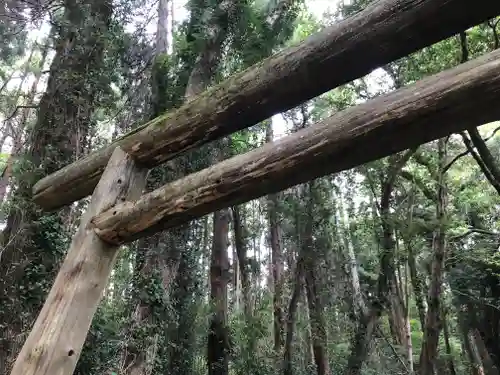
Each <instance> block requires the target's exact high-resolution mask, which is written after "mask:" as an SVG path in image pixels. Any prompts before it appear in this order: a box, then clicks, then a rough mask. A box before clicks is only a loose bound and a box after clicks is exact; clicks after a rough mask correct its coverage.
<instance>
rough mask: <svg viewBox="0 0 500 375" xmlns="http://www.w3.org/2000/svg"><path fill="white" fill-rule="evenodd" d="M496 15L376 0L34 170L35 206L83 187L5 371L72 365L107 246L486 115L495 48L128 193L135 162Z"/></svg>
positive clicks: (492, 112) (168, 153) (447, 2)
mask: <svg viewBox="0 0 500 375" xmlns="http://www.w3.org/2000/svg"><path fill="white" fill-rule="evenodd" d="M499 14H500V1H492V0H476V2H475V3H474V6H471V5H470V0H380V1H377V2H374V3H372V4H371V5H369V6H368V7H367V8H366V9H365V10H363V11H362V12H360V13H358V14H356V15H355V16H353V17H350V18H348V19H346V20H344V21H342V22H340V23H338V24H337V25H334V26H332V27H330V28H327V29H325V30H324V31H322V32H321V33H319V34H317V35H313V36H311V37H310V38H308V39H306V40H305V41H304V42H303V43H301V44H299V45H297V46H294V47H290V48H288V49H285V50H284V51H282V52H280V53H278V54H276V55H275V56H273V57H271V58H268V59H266V60H264V61H263V62H261V63H259V64H256V65H255V66H253V67H251V68H249V69H247V70H246V71H244V72H242V73H240V74H238V75H236V76H234V77H232V78H230V79H228V80H227V81H225V82H223V83H222V84H220V85H218V86H216V87H214V88H212V89H209V90H208V91H207V92H205V93H203V94H201V95H199V96H198V97H196V98H195V99H194V100H192V101H190V102H188V103H187V104H185V105H184V106H182V107H181V108H180V109H178V110H177V111H174V112H172V113H169V114H166V115H164V116H161V117H159V118H157V119H155V120H153V121H151V122H150V123H148V124H146V125H144V126H142V127H140V128H138V129H137V130H136V131H134V132H132V133H130V134H128V135H126V136H124V137H122V138H121V139H120V140H118V141H117V142H115V143H113V144H111V145H110V146H107V147H105V148H104V149H102V150H99V151H96V152H94V153H93V154H91V155H90V156H88V157H87V158H84V159H82V160H80V161H77V162H76V163H74V164H72V165H70V166H67V167H65V168H63V169H61V170H60V171H58V172H56V173H54V174H52V175H50V176H47V177H45V178H44V179H42V180H40V181H39V182H38V183H37V184H36V185H35V187H34V192H33V193H34V199H35V201H36V202H37V203H38V204H39V205H41V206H42V207H44V208H47V209H53V208H57V207H61V206H64V205H67V204H70V203H71V202H73V201H75V200H77V199H80V198H83V197H85V196H87V195H88V194H90V193H91V192H92V191H94V192H93V195H92V200H91V204H90V206H89V208H88V209H87V212H86V213H85V215H84V217H83V218H82V220H81V224H80V228H79V230H78V232H77V234H76V235H75V236H74V238H73V242H72V244H71V246H70V249H69V251H68V254H67V256H66V259H65V261H64V263H63V265H62V267H61V270H60V272H59V274H58V276H57V278H56V280H55V283H54V285H53V287H52V289H51V291H50V293H49V296H48V297H47V300H46V302H45V305H44V307H43V309H42V311H41V312H40V315H39V316H38V318H37V321H36V322H35V325H34V327H33V329H32V331H31V333H30V335H29V337H28V339H27V340H26V342H25V344H24V346H23V348H22V350H21V353H20V354H19V356H18V358H17V360H16V363H15V365H14V368H13V370H12V373H11V375H49V374H50V375H70V374H72V373H73V371H74V369H75V366H76V363H77V361H78V358H79V356H80V352H81V349H82V347H83V344H84V341H85V338H86V336H87V332H88V329H89V327H90V324H91V321H92V318H93V315H94V313H95V310H96V308H97V305H98V303H99V300H100V298H101V295H102V291H103V289H104V288H105V286H106V284H107V280H108V277H109V275H110V273H111V270H112V267H113V265H114V260H115V257H116V254H117V251H118V247H117V245H119V244H121V243H123V242H129V241H132V240H134V239H136V238H138V237H140V236H144V235H147V234H149V233H152V232H153V231H157V230H161V229H164V228H168V227H172V226H175V225H178V224H180V223H183V222H186V221H188V220H191V219H193V218H196V217H200V216H202V215H204V214H207V213H209V212H211V211H213V210H216V209H220V208H223V207H226V206H229V205H232V204H236V203H241V202H244V201H247V200H250V199H253V198H256V197H258V196H261V195H265V194H268V193H271V192H275V191H278V190H281V189H284V188H287V187H289V186H292V185H294V184H297V183H301V182H304V181H307V180H310V179H313V178H316V177H319V176H322V175H325V174H327V173H332V172H336V171H340V170H343V169H347V168H350V167H354V166H356V165H359V164H362V163H365V162H368V161H371V160H375V159H378V158H381V157H383V156H386V155H389V154H392V153H394V152H397V151H400V150H403V149H405V148H409V147H413V146H416V145H418V144H422V143H425V142H427V141H431V140H433V139H436V138H439V137H443V136H446V135H448V134H451V133H453V132H456V131H459V130H463V129H466V128H468V127H470V126H478V125H481V124H483V123H485V122H489V121H493V120H496V119H498V116H499V115H500V107H499V106H498V105H497V102H498V97H499V94H500V52H493V53H490V54H488V55H485V56H483V57H481V58H479V59H477V60H474V61H471V62H468V63H466V64H463V65H460V66H459V67H457V68H454V69H451V70H449V71H446V72H443V73H440V74H438V75H436V76H433V77H429V78H427V79H424V80H422V81H420V82H418V83H416V84H414V85H412V86H409V87H407V88H403V89H401V90H398V91H396V92H394V93H391V94H388V95H385V96H382V97H380V98H377V99H374V100H372V101H369V102H367V103H364V104H361V105H358V106H356V107H353V108H350V109H347V110H345V111H342V112H339V113H337V114H335V115H333V116H332V117H330V118H329V119H326V120H324V121H322V122H320V123H318V124H316V125H314V126H312V127H310V128H307V129H304V130H302V131H300V132H298V133H296V134H293V135H290V136H288V137H286V138H283V139H281V140H279V141H277V142H274V143H270V144H267V145H265V146H263V147H261V148H259V149H257V150H254V151H251V152H249V153H247V154H244V155H239V156H236V157H234V158H231V159H229V160H226V161H224V162H222V163H219V164H217V165H214V166H212V167H210V168H207V169H205V170H203V171H200V172H197V173H195V174H192V175H189V176H187V177H185V178H182V179H180V180H178V181H175V182H173V183H171V184H168V185H166V186H164V187H162V188H160V189H157V190H155V191H154V192H152V193H149V194H146V195H143V196H142V197H141V198H139V196H140V194H141V192H142V189H143V187H144V185H145V181H146V175H147V172H146V170H145V169H144V168H143V167H141V166H143V165H146V166H148V167H151V166H155V165H158V164H160V163H162V162H164V161H166V160H168V159H172V158H173V157H175V156H177V155H178V154H179V153H181V152H183V151H185V150H188V149H191V148H193V147H196V146H199V145H201V144H203V143H207V142H209V141H211V140H214V139H217V138H220V137H222V136H225V135H229V134H231V133H233V132H235V131H237V130H239V129H243V128H246V127H248V126H251V125H254V124H255V123H257V122H259V121H262V120H265V119H266V118H268V117H269V116H271V115H273V114H275V113H278V112H281V111H284V110H287V109H290V108H292V107H294V106H296V105H298V104H300V103H301V102H304V101H305V100H308V99H311V98H313V97H315V96H317V95H319V94H322V93H323V92H325V91H327V90H329V89H333V88H335V87H338V86H339V85H342V84H344V83H347V82H349V81H352V80H353V79H356V78H360V77H362V76H363V75H365V74H367V73H369V72H370V71H371V70H372V69H374V68H376V67H379V66H381V65H383V64H386V63H389V62H391V61H394V60H396V59H398V58H401V57H404V56H406V55H408V54H410V53H413V52H415V51H417V50H419V49H421V48H424V47H426V46H428V45H430V44H432V43H435V42H438V41H440V40H443V39H445V38H447V37H450V36H453V35H454V34H456V33H458V32H461V31H463V30H465V29H467V28H469V27H471V26H474V25H476V24H479V23H481V22H484V21H486V20H488V19H490V18H492V17H495V16H497V15H499ZM493 103H494V104H493ZM298 172H300V173H298ZM96 186H97V187H96ZM94 188H95V189H94ZM137 199H138V200H137Z"/></svg>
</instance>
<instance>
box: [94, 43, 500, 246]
mask: <svg viewBox="0 0 500 375" xmlns="http://www.w3.org/2000/svg"><path fill="white" fill-rule="evenodd" d="M499 95H500V51H494V52H491V53H489V54H487V55H484V56H482V57H480V58H478V59H476V60H473V61H470V62H468V63H465V64H462V65H459V66H458V67H456V68H453V69H450V70H448V71H445V72H442V73H439V74H437V75H435V76H432V77H428V78H426V79H424V80H422V81H419V82H417V83H415V84H413V85H411V86H408V87H405V88H402V89H400V90H397V91H395V92H392V93H390V94H387V95H383V96H380V97H378V98H376V99H373V100H370V101H368V102H366V103H363V104H360V105H357V106H355V107H352V108H348V109H346V110H344V111H341V112H338V113H336V114H334V115H333V116H331V117H329V118H327V119H325V120H324V121H321V122H319V123H317V124H315V125H312V126H310V127H309V128H305V129H303V130H300V131H298V132H297V133H294V134H292V135H289V136H287V137H284V138H281V139H279V140H277V141H275V142H272V143H268V144H266V145H264V146H262V147H260V148H258V149H255V150H253V151H250V152H248V153H246V154H242V155H238V156H235V157H233V158H230V159H227V160H225V161H223V162H221V163H218V164H216V165H214V166H211V167H209V168H207V169H204V170H202V171H199V172H197V173H194V174H191V175H188V176H186V177H184V178H181V179H179V180H177V181H174V182H172V183H169V184H167V185H165V186H163V187H161V188H159V189H156V190H154V191H153V192H151V193H149V194H146V195H143V196H142V197H141V198H140V199H139V200H138V201H137V202H135V203H132V202H125V203H122V204H118V205H117V206H115V207H114V208H113V209H111V210H108V211H105V212H103V213H102V214H100V215H97V216H96V217H94V218H93V219H92V225H93V226H94V227H95V228H96V232H97V233H98V235H99V236H100V237H101V238H103V239H105V240H106V241H109V242H111V243H123V242H129V241H133V240H135V239H136V238H139V237H142V236H145V235H148V234H151V233H154V232H156V231H159V230H163V229H166V228H171V227H174V226H177V225H180V224H182V223H185V222H187V221H190V220H192V219H195V218H198V217H201V216H203V215H205V214H207V213H210V212H212V211H215V210H219V209H222V208H224V207H229V206H232V205H236V204H240V203H243V202H245V201H249V200H251V199H254V198H257V197H260V196H263V195H266V194H270V193H274V192H277V191H280V190H282V189H285V188H288V187H291V186H293V185H295V184H299V183H302V182H305V181H308V180H311V179H314V178H317V177H320V176H324V175H326V174H329V173H334V172H338V171H341V170H345V169H348V168H352V167H355V166H357V165H360V164H363V163H366V162H369V161H373V160H376V159H379V158H381V157H384V156H388V155H390V154H393V153H396V152H399V151H402V150H404V149H407V148H413V147H415V146H418V145H420V144H423V143H425V142H429V141H431V140H434V139H437V138H441V137H444V136H447V135H449V134H451V133H453V132H458V131H461V130H463V129H467V128H469V127H471V126H477V125H481V124H484V123H487V122H490V121H495V120H497V119H498V118H499V116H500V106H498V97H499Z"/></svg>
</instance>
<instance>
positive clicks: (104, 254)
mask: <svg viewBox="0 0 500 375" xmlns="http://www.w3.org/2000/svg"><path fill="white" fill-rule="evenodd" d="M146 176H147V170H145V169H142V168H139V167H138V166H137V165H136V163H135V162H134V161H133V159H132V158H131V157H130V156H129V155H127V154H126V153H125V152H123V151H122V150H121V149H120V148H116V149H115V150H114V152H113V154H112V156H111V159H110V160H109V163H108V165H107V167H106V169H105V170H104V173H103V175H102V178H101V180H100V181H99V184H98V185H97V187H96V189H95V191H94V194H93V196H92V200H91V202H90V205H89V207H88V210H87V212H86V213H85V215H84V216H83V217H82V220H81V223H80V227H79V229H78V232H77V233H76V234H75V236H74V237H73V241H72V243H71V247H70V249H69V251H68V254H67V256H66V259H65V260H64V263H63V264H62V267H61V270H60V271H59V274H58V275H57V277H56V280H55V282H54V285H53V286H52V289H51V290H50V292H49V295H48V297H47V300H46V301H45V304H44V306H43V308H42V311H41V312H40V314H39V315H38V318H37V320H36V322H35V325H34V326H33V329H32V331H31V333H30V334H29V336H28V338H27V340H26V342H25V343H24V346H23V348H22V349H21V352H20V354H19V356H18V357H17V360H16V362H15V364H14V368H13V370H12V372H11V375H70V374H72V373H73V371H74V369H75V366H76V363H77V361H78V358H79V357H80V352H81V349H82V347H83V344H84V342H85V338H86V337H87V332H88V330H89V328H90V324H91V322H92V318H93V316H94V313H95V311H96V309H97V305H98V303H99V301H100V300H101V297H102V293H103V290H104V288H105V287H106V284H107V281H108V277H109V275H110V273H111V270H112V268H113V265H114V263H115V259H116V255H117V253H118V247H116V246H111V245H109V244H107V243H105V242H103V241H102V240H101V239H99V237H97V236H96V234H95V232H94V230H92V228H90V227H89V221H90V219H91V218H92V217H93V216H94V215H96V214H98V213H99V212H101V211H103V210H105V209H107V208H109V207H112V206H114V205H115V204H116V203H117V202H119V201H124V200H133V199H137V198H138V197H139V196H140V195H141V193H142V190H143V188H144V186H145V182H146Z"/></svg>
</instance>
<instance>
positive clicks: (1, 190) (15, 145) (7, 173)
mask: <svg viewBox="0 0 500 375" xmlns="http://www.w3.org/2000/svg"><path fill="white" fill-rule="evenodd" d="M48 51H49V48H48V45H45V46H44V47H43V49H42V56H41V59H40V62H39V64H38V71H37V72H36V73H35V77H34V80H33V84H32V85H31V89H30V91H29V93H28V96H27V98H26V103H25V106H26V107H25V108H22V109H21V117H20V119H19V123H18V126H16V128H15V129H11V130H12V131H11V133H12V134H11V136H12V139H13V142H12V150H11V151H10V155H9V158H8V159H7V163H6V166H5V168H4V170H3V171H2V175H1V177H0V202H3V200H4V198H5V194H6V192H7V187H8V186H9V183H10V178H11V176H12V167H13V165H14V161H15V159H16V157H17V156H18V154H19V152H20V151H21V149H22V146H23V143H22V142H23V137H22V135H23V131H24V129H25V128H26V123H27V122H28V118H29V115H30V113H31V108H29V107H31V106H34V104H35V95H36V93H37V88H38V84H39V83H40V78H41V77H42V71H43V67H44V66H45V62H46V59H47V53H48ZM23 81H24V79H23ZM17 102H18V100H16V103H17ZM6 134H7V133H6ZM1 146H3V142H2V145H0V147H1Z"/></svg>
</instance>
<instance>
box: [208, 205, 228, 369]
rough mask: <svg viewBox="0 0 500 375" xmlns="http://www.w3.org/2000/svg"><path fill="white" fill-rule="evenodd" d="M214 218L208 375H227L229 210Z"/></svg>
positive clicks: (219, 213)
mask: <svg viewBox="0 0 500 375" xmlns="http://www.w3.org/2000/svg"><path fill="white" fill-rule="evenodd" d="M219 216H222V217H219ZM213 220H214V238H213V243H212V259H211V265H210V290H211V292H210V301H211V306H212V309H213V310H212V316H211V318H210V327H209V333H208V351H207V365H208V374H209V375H227V374H228V371H229V369H228V366H229V332H228V326H227V285H228V283H229V282H230V277H229V260H228V256H227V247H228V243H229V239H228V232H229V228H228V226H229V212H228V210H221V211H217V212H216V213H215V214H214V219H213Z"/></svg>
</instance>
